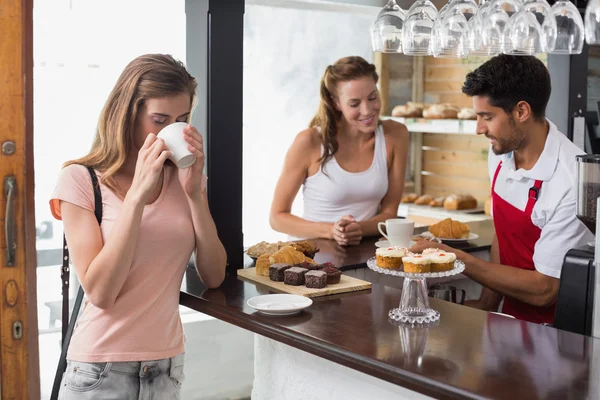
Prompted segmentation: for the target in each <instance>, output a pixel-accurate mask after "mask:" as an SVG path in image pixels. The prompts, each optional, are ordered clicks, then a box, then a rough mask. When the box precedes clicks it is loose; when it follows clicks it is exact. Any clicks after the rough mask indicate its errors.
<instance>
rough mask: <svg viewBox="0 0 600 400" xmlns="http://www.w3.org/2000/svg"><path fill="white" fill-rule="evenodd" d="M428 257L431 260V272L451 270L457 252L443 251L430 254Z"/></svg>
mask: <svg viewBox="0 0 600 400" xmlns="http://www.w3.org/2000/svg"><path fill="white" fill-rule="evenodd" d="M423 253H425V252H423ZM423 255H425V254H423ZM426 257H427V258H429V260H430V261H431V272H442V271H450V270H451V269H453V268H454V261H456V254H454V253H445V252H441V253H436V254H429V255H427V256H426Z"/></svg>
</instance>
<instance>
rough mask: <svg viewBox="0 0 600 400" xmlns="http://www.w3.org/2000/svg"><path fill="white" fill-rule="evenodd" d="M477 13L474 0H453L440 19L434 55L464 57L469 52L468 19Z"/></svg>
mask: <svg viewBox="0 0 600 400" xmlns="http://www.w3.org/2000/svg"><path fill="white" fill-rule="evenodd" d="M476 13H477V4H476V3H475V1H474V0H453V1H452V2H450V4H449V6H448V10H447V11H446V12H445V14H444V17H443V19H442V22H441V25H440V29H439V35H440V48H439V52H438V54H437V55H436V54H434V56H436V57H450V58H464V57H466V56H467V55H468V54H469V47H468V32H469V29H468V21H469V20H470V19H471V18H473V16H474V15H475V14H476Z"/></svg>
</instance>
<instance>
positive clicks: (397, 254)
mask: <svg viewBox="0 0 600 400" xmlns="http://www.w3.org/2000/svg"><path fill="white" fill-rule="evenodd" d="M409 254H410V253H409V251H408V250H407V249H406V248H404V247H380V248H378V249H377V251H376V252H375V265H377V266H378V267H379V268H385V269H401V268H402V257H405V256H407V255H409Z"/></svg>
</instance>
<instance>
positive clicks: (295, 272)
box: [283, 267, 308, 286]
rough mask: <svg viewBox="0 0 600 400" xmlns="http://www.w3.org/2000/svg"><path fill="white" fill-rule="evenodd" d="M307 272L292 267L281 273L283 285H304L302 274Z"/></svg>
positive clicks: (304, 269) (303, 269)
mask: <svg viewBox="0 0 600 400" xmlns="http://www.w3.org/2000/svg"><path fill="white" fill-rule="evenodd" d="M307 272H308V270H307V269H306V268H300V267H292V268H288V269H286V270H285V271H283V283H285V284H286V285H292V286H300V285H304V274H306V273H307Z"/></svg>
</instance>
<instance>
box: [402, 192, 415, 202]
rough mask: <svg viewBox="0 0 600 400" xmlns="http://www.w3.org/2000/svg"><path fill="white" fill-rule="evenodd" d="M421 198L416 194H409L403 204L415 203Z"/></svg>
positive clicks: (403, 198)
mask: <svg viewBox="0 0 600 400" xmlns="http://www.w3.org/2000/svg"><path fill="white" fill-rule="evenodd" d="M418 197H419V195H418V194H416V193H409V194H407V195H406V196H403V197H402V200H401V201H402V203H414V202H415V200H416V199H417V198H418Z"/></svg>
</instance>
